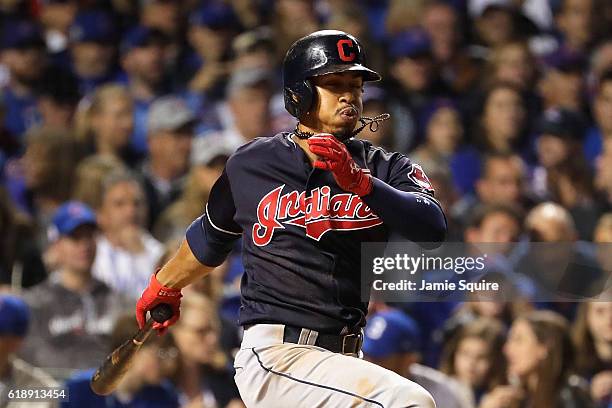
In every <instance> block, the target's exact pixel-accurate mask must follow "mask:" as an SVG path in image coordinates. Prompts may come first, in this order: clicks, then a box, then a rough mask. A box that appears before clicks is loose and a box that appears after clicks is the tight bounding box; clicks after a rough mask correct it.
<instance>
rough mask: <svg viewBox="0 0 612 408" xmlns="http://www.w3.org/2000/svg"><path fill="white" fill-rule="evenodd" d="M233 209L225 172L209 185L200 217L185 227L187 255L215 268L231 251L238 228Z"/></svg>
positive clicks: (239, 233) (234, 208)
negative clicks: (189, 250)
mask: <svg viewBox="0 0 612 408" xmlns="http://www.w3.org/2000/svg"><path fill="white" fill-rule="evenodd" d="M235 214H236V206H235V204H234V199H233V196H232V190H231V186H230V182H229V178H228V175H227V172H226V170H223V173H222V174H221V176H220V177H219V179H217V181H216V182H215V184H214V185H213V187H212V189H211V191H210V195H209V198H208V203H207V204H206V208H205V210H204V214H202V215H201V216H200V217H198V218H196V219H195V220H194V221H193V223H191V225H190V226H189V228H187V232H186V239H187V243H188V244H189V248H190V249H191V252H193V254H194V256H195V257H196V258H197V259H198V261H200V263H202V264H204V265H207V266H218V265H220V264H221V263H223V261H224V260H225V258H226V257H227V255H228V254H229V252H230V251H231V250H232V247H233V244H234V242H235V241H236V240H237V239H238V238H240V236H241V235H242V229H241V228H240V226H239V225H238V224H237V223H236V222H235V221H234V215H235Z"/></svg>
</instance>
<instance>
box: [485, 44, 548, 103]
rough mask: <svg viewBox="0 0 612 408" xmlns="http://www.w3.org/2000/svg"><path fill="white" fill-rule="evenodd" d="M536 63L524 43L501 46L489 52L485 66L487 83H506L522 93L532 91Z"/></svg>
mask: <svg viewBox="0 0 612 408" xmlns="http://www.w3.org/2000/svg"><path fill="white" fill-rule="evenodd" d="M536 67H537V65H536V61H535V59H534V57H533V55H532V54H531V51H530V50H529V46H528V45H527V44H526V43H524V42H519V41H514V42H509V43H507V44H502V45H500V46H499V47H497V48H495V49H493V50H492V51H491V58H490V59H489V61H488V66H487V72H486V75H487V77H488V78H487V82H489V83H495V82H508V83H511V84H513V85H514V86H516V87H517V88H518V89H520V90H521V91H522V92H528V91H531V90H533V86H534V85H535V79H536Z"/></svg>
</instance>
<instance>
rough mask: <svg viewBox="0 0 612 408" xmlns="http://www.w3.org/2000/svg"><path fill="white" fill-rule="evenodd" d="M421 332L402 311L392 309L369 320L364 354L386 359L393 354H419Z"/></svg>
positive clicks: (364, 341)
mask: <svg viewBox="0 0 612 408" xmlns="http://www.w3.org/2000/svg"><path fill="white" fill-rule="evenodd" d="M420 349H421V331H420V329H419V327H418V325H417V324H416V322H415V321H414V320H412V319H411V318H410V317H409V316H407V315H406V314H405V313H403V312H402V311H400V310H396V309H390V310H385V311H382V312H380V313H376V314H374V315H373V316H372V317H371V318H369V319H368V325H367V326H366V329H365V337H364V340H363V354H365V355H366V356H369V357H374V358H385V357H388V356H391V355H393V354H399V353H412V352H418V351H419V350H420Z"/></svg>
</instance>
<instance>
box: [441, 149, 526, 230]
mask: <svg viewBox="0 0 612 408" xmlns="http://www.w3.org/2000/svg"><path fill="white" fill-rule="evenodd" d="M459 164H460V162H459V160H457V161H455V162H453V163H452V166H451V169H452V170H455V169H457V168H458V165H459ZM468 165H469V162H467V163H466V167H467V166H468ZM468 175H469V174H464V175H463V177H459V175H456V179H455V184H456V185H459V188H461V186H462V185H464V186H466V187H463V189H464V191H465V190H466V189H469V185H470V184H471V183H470V181H469V178H468V177H466V176H468ZM474 185H475V190H476V194H475V195H464V196H463V198H462V199H461V200H460V201H459V202H457V203H456V204H455V206H454V207H453V208H452V212H451V216H452V217H453V218H454V219H456V220H457V221H458V222H461V223H462V224H465V223H466V221H467V220H468V218H469V215H470V214H471V212H472V211H473V209H474V207H476V206H477V205H478V204H485V205H490V204H510V205H516V206H519V207H522V206H523V204H525V199H526V197H525V192H526V171H525V164H524V163H523V161H522V160H521V158H520V157H519V156H518V155H515V154H512V153H508V154H490V155H487V156H485V157H484V158H483V160H482V165H481V170H480V176H478V179H477V180H476V181H475V183H474ZM468 191H469V190H468Z"/></svg>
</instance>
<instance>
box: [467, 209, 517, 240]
mask: <svg viewBox="0 0 612 408" xmlns="http://www.w3.org/2000/svg"><path fill="white" fill-rule="evenodd" d="M471 215H472V217H471V218H470V222H469V224H468V226H467V228H466V231H465V237H464V240H465V242H467V243H496V244H507V243H513V242H517V241H518V239H519V237H520V235H521V232H522V229H521V226H522V224H523V219H522V214H521V212H520V210H519V209H517V208H516V206H513V205H512V204H509V203H507V202H499V203H498V204H490V205H485V206H482V207H478V208H476V209H475V211H474V212H473V213H472V214H471Z"/></svg>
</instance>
